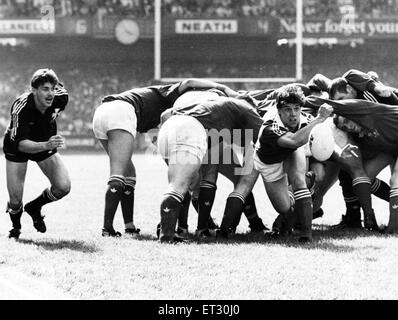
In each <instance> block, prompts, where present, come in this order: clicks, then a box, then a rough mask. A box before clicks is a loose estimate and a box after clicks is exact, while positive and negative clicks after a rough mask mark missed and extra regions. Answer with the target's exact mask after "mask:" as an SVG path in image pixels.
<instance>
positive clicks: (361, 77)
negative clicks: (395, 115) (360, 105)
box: [343, 69, 398, 105]
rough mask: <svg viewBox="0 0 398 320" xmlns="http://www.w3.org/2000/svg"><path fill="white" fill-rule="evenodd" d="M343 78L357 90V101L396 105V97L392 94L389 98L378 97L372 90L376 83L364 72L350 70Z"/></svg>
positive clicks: (397, 100)
mask: <svg viewBox="0 0 398 320" xmlns="http://www.w3.org/2000/svg"><path fill="white" fill-rule="evenodd" d="M343 78H345V79H346V80H347V82H348V83H349V84H350V85H351V86H352V87H353V88H355V89H356V90H357V93H358V96H357V99H363V100H368V101H372V102H375V103H383V104H390V105H398V97H397V95H396V94H395V93H392V94H391V96H389V97H381V96H379V95H378V94H377V93H376V92H375V90H374V88H375V86H376V81H375V80H373V79H372V78H371V77H370V76H369V75H368V74H366V73H364V72H361V71H359V70H355V69H351V70H348V71H347V72H346V73H345V74H344V75H343Z"/></svg>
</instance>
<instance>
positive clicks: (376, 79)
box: [368, 71, 380, 82]
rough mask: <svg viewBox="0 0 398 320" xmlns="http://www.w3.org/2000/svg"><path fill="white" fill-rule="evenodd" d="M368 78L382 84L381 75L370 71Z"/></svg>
mask: <svg viewBox="0 0 398 320" xmlns="http://www.w3.org/2000/svg"><path fill="white" fill-rule="evenodd" d="M368 76H369V77H371V78H372V80H374V81H378V82H380V78H379V75H378V74H377V72H376V71H368Z"/></svg>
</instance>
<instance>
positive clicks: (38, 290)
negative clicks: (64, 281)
mask: <svg viewBox="0 0 398 320" xmlns="http://www.w3.org/2000/svg"><path fill="white" fill-rule="evenodd" d="M72 299H73V298H72V297H70V296H69V295H67V294H65V293H63V292H62V291H60V290H58V289H57V288H55V287H53V286H51V285H50V284H48V283H45V282H43V281H41V280H38V279H34V278H32V277H28V276H26V275H24V274H22V273H19V272H16V271H14V270H10V269H9V268H5V267H0V300H72Z"/></svg>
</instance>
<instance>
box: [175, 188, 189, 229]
mask: <svg viewBox="0 0 398 320" xmlns="http://www.w3.org/2000/svg"><path fill="white" fill-rule="evenodd" d="M190 202H191V195H190V193H189V192H187V193H186V194H185V197H184V200H183V202H182V208H181V211H180V215H179V216H178V227H179V228H182V229H187V230H188V212H189V205H190Z"/></svg>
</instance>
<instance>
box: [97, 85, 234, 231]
mask: <svg viewBox="0 0 398 320" xmlns="http://www.w3.org/2000/svg"><path fill="white" fill-rule="evenodd" d="M204 88H217V89H219V90H221V91H223V92H225V94H226V95H232V96H234V95H236V93H235V91H233V90H231V89H230V88H228V87H227V86H224V85H221V84H218V83H215V82H213V81H208V80H202V79H187V80H184V81H182V82H179V83H176V84H170V85H163V86H162V85H159V86H149V87H144V88H135V89H131V90H128V91H125V92H122V93H119V94H114V95H109V96H106V97H104V98H103V100H102V104H101V105H100V106H99V107H98V108H97V109H96V110H95V114H94V117H93V131H94V134H95V137H96V138H97V139H98V140H99V141H100V143H101V145H102V146H103V148H104V149H105V151H106V152H107V154H108V156H109V161H110V178H109V180H108V188H107V191H106V193H105V209H104V225H103V229H102V235H103V236H111V237H120V236H121V233H120V232H118V231H116V230H115V229H114V227H113V220H114V217H115V213H116V210H117V207H118V205H119V202H120V204H121V208H122V214H123V219H124V224H125V233H126V234H127V235H132V236H136V235H138V234H139V232H140V230H139V229H138V228H136V226H135V225H134V222H133V216H134V190H135V185H136V171H135V167H134V164H133V162H132V161H131V156H132V154H133V143H134V140H135V138H136V135H137V132H140V133H143V132H147V131H148V130H150V129H153V128H156V127H157V126H158V125H159V122H160V115H161V114H162V112H163V111H165V110H166V109H168V108H171V107H172V105H173V103H174V101H175V100H176V99H177V98H178V97H179V96H180V95H181V94H183V93H184V92H185V91H187V90H191V89H204Z"/></svg>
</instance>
